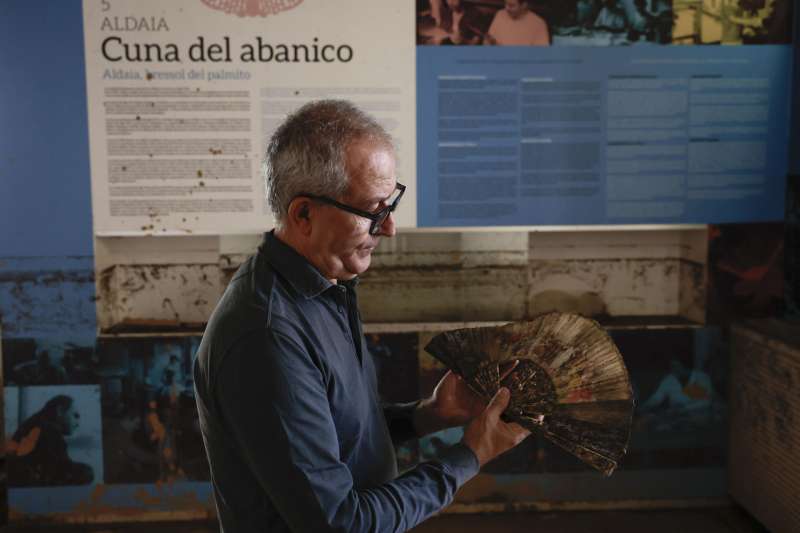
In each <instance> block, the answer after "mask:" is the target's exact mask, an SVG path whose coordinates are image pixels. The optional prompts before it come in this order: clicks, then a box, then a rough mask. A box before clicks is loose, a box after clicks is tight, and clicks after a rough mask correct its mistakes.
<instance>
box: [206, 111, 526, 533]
mask: <svg viewBox="0 0 800 533" xmlns="http://www.w3.org/2000/svg"><path fill="white" fill-rule="evenodd" d="M395 165H396V163H395V152H394V148H393V145H392V141H391V138H390V137H389V135H388V134H387V133H386V132H385V131H384V130H383V128H382V127H381V126H380V125H379V124H377V123H376V122H375V121H374V120H373V119H371V118H370V117H368V116H367V115H365V114H364V113H362V112H361V111H359V110H358V109H356V108H355V107H354V106H352V105H351V104H349V103H347V102H341V101H321V102H316V103H312V104H308V105H306V106H304V107H303V108H301V109H300V110H299V111H297V112H296V113H294V114H293V115H291V116H290V117H289V118H288V119H287V120H286V121H285V122H284V123H283V125H281V126H280V127H279V128H278V130H277V131H276V132H275V134H274V136H273V138H272V140H271V142H270V145H269V148H268V151H267V161H266V164H265V168H266V174H267V182H268V188H269V201H270V204H271V207H272V210H273V212H274V215H275V219H276V221H277V225H276V229H275V230H274V231H273V232H270V233H268V234H266V236H265V238H264V242H263V244H262V245H261V247H260V248H259V250H258V253H257V254H255V255H254V256H253V257H251V258H250V259H249V260H248V261H247V262H246V263H245V264H244V265H242V267H241V268H240V269H239V271H238V272H237V273H236V275H235V276H234V278H233V279H232V281H231V283H230V285H229V286H228V288H227V290H226V291H225V294H224V295H223V297H222V299H221V301H220V302H219V304H218V305H217V308H216V310H215V311H214V313H213V315H212V317H211V319H210V321H209V323H208V327H207V329H206V332H205V334H204V336H203V340H202V342H201V344H200V348H199V350H198V355H197V360H196V362H195V367H194V373H195V387H196V398H197V406H198V410H199V413H200V424H201V429H202V432H203V439H204V442H205V446H206V451H207V455H208V459H209V463H210V465H211V475H212V481H213V485H214V494H215V500H216V504H217V509H218V513H219V519H220V522H221V525H222V527H223V529H224V531H226V533H233V532H250V531H289V530H292V531H314V532H321V531H404V530H406V529H409V528H411V527H413V526H415V525H416V524H418V523H419V522H421V521H422V520H424V519H425V518H427V517H429V516H430V515H431V514H433V513H435V512H437V511H439V510H440V509H441V508H442V507H444V506H445V505H447V504H448V503H449V502H450V501H451V500H452V499H453V495H454V494H455V492H456V490H458V488H459V487H460V486H461V485H462V484H463V483H465V482H466V481H467V480H468V479H470V478H471V477H472V476H474V475H475V474H476V473H477V472H478V469H479V468H480V466H481V465H483V464H484V463H486V462H487V461H489V460H491V459H492V458H494V457H495V456H497V455H499V454H500V453H502V452H504V451H506V450H508V449H509V448H511V447H513V446H515V445H516V444H518V443H519V442H521V441H522V439H524V438H525V436H526V435H527V433H528V432H527V431H526V430H524V429H523V428H521V427H520V426H518V425H516V424H508V423H506V422H504V421H503V420H501V419H500V418H499V415H500V414H501V413H502V411H503V410H504V409H505V407H506V406H507V403H508V391H507V390H506V389H501V391H500V392H498V394H497V395H496V396H495V397H494V398H492V400H491V401H490V402H489V404H488V406H486V405H485V404H484V402H482V401H481V400H480V399H479V398H477V397H476V396H474V395H473V394H472V393H471V392H470V391H469V390H468V388H467V387H466V385H465V383H464V382H463V381H462V380H461V379H460V378H458V377H456V376H455V375H454V374H452V373H448V374H446V375H445V377H444V378H443V379H442V381H441V382H440V383H439V384H438V385H437V387H436V388H435V390H434V391H433V394H432V395H431V397H429V398H426V399H424V400H421V401H419V402H416V403H412V404H407V405H389V406H384V407H381V406H380V404H379V402H378V392H377V380H376V375H375V367H374V364H373V361H372V358H371V356H370V354H369V353H368V352H367V349H366V343H365V340H364V336H363V334H362V329H361V320H360V317H359V313H358V307H357V302H356V291H355V285H356V277H357V276H358V275H359V274H361V273H362V272H364V271H365V270H367V268H368V267H369V264H370V257H371V254H372V251H373V250H374V249H375V247H376V246H377V245H378V241H379V240H380V238H381V237H392V236H393V235H394V234H395V223H394V218H393V214H392V213H393V212H394V210H395V209H396V208H397V205H398V203H399V202H400V199H401V198H402V196H403V192H404V191H405V187H404V186H403V185H401V184H400V183H398V182H397V181H396V177H395V172H396V167H395ZM462 424H468V425H467V426H466V429H465V432H464V438H463V441H462V442H461V443H459V444H457V445H455V446H453V447H451V448H449V449H447V450H445V451H444V452H443V453H442V454H441V455H440V456H439V457H438V459H437V460H436V461H432V462H427V463H423V464H420V465H418V466H416V467H415V468H413V469H411V470H410V471H408V472H406V473H404V474H403V475H401V476H398V473H397V466H396V458H395V454H394V448H393V442H395V443H396V442H400V441H402V440H405V439H409V438H413V437H415V436H419V435H424V434H427V433H431V432H433V431H436V430H439V429H443V428H445V427H451V426H455V425H462Z"/></svg>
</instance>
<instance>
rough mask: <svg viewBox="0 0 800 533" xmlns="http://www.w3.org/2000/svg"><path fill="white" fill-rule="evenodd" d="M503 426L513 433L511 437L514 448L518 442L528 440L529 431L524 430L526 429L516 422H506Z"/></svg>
mask: <svg viewBox="0 0 800 533" xmlns="http://www.w3.org/2000/svg"><path fill="white" fill-rule="evenodd" d="M505 424H506V427H508V429H510V430H511V432H512V433H513V435H514V436H513V439H514V446H516V445H517V444H519V443H520V442H522V441H524V440H525V439H526V438H528V435H530V434H531V432H530V430H529V429H526V428H524V427H522V426H520V425H519V424H517V423H516V422H507V423H505Z"/></svg>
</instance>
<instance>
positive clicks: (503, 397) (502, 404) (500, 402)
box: [486, 387, 511, 417]
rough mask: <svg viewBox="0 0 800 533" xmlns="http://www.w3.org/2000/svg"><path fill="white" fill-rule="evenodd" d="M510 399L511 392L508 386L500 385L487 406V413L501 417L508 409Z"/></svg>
mask: <svg viewBox="0 0 800 533" xmlns="http://www.w3.org/2000/svg"><path fill="white" fill-rule="evenodd" d="M509 400H511V393H510V392H509V390H508V389H507V388H506V387H500V388H499V389H498V390H497V392H496V393H495V395H494V396H493V397H492V399H491V400H490V401H489V405H487V406H486V413H487V414H489V415H492V416H496V417H499V416H500V414H502V412H503V411H505V410H506V407H508V402H509Z"/></svg>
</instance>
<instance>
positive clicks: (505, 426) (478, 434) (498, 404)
mask: <svg viewBox="0 0 800 533" xmlns="http://www.w3.org/2000/svg"><path fill="white" fill-rule="evenodd" d="M510 399H511V393H510V392H509V391H508V389H507V388H505V387H501V388H500V390H498V391H497V394H495V395H494V398H492V400H491V401H490V402H489V405H487V406H486V409H484V410H483V413H481V415H480V416H479V417H478V418H476V419H475V420H473V421H472V422H471V423H470V424H469V425H468V426H467V427H466V429H465V430H464V439H463V441H462V442H463V443H464V444H465V445H466V446H467V447H468V448H469V449H471V450H472V451H473V452H474V453H475V456H476V457H477V458H478V462H479V463H480V465H481V466H483V465H485V464H486V463H488V462H489V461H491V460H492V459H494V458H495V457H497V456H498V455H500V454H501V453H503V452H505V451H507V450H510V449H511V448H513V447H514V446H516V445H517V444H519V443H520V442H522V441H523V440H524V439H525V437H527V436H528V435H530V433H531V432H530V431H528V430H527V429H525V428H523V427H522V426H520V425H519V424H517V423H514V422H512V423H507V422H503V421H502V420H501V419H500V415H501V414H502V413H503V411H505V409H506V407H508V402H509V400H510Z"/></svg>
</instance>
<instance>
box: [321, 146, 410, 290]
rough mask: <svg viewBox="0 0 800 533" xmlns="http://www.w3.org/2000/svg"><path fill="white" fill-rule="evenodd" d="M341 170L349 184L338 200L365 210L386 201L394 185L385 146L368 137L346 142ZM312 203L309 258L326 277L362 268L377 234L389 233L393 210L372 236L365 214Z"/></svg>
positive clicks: (392, 162) (392, 167)
mask: <svg viewBox="0 0 800 533" xmlns="http://www.w3.org/2000/svg"><path fill="white" fill-rule="evenodd" d="M347 172H348V175H349V177H350V186H349V188H348V191H347V193H346V194H345V195H344V196H343V197H341V198H337V200H338V201H340V202H342V203H344V204H347V205H349V206H352V207H355V208H357V209H361V210H363V211H368V212H370V213H373V212H375V211H377V210H379V209H381V208H383V207H385V206H386V200H387V199H388V198H389V197H390V196H392V193H393V192H394V190H395V184H396V178H395V173H396V162H395V155H394V151H393V150H392V149H391V148H389V147H386V146H384V145H382V144H380V143H377V142H375V141H370V140H363V141H355V142H353V143H351V144H350V146H349V147H348V149H347ZM318 207H319V218H318V221H317V223H315V224H314V225H313V226H312V232H311V241H312V242H311V249H312V250H313V251H314V252H313V253H314V261H313V262H314V264H315V266H316V267H317V268H318V269H320V271H321V272H322V274H323V275H324V276H325V277H326V278H328V279H330V280H334V279H341V280H347V279H352V278H354V277H356V276H357V275H359V274H361V273H363V272H364V271H366V270H367V268H369V265H370V261H371V259H372V251H373V250H374V249H375V247H376V246H377V245H378V242H379V240H380V237H381V236H386V237H391V236H393V235H394V234H395V226H394V216H393V215H389V217H388V218H387V219H386V220H385V221H384V223H383V225H382V226H381V228H380V232H379V233H378V235H370V234H369V228H370V225H371V223H372V221H371V220H369V219H368V218H365V217H361V216H358V215H354V214H352V213H348V212H347V211H343V210H341V209H338V208H336V207H334V206H331V205H325V204H318Z"/></svg>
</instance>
